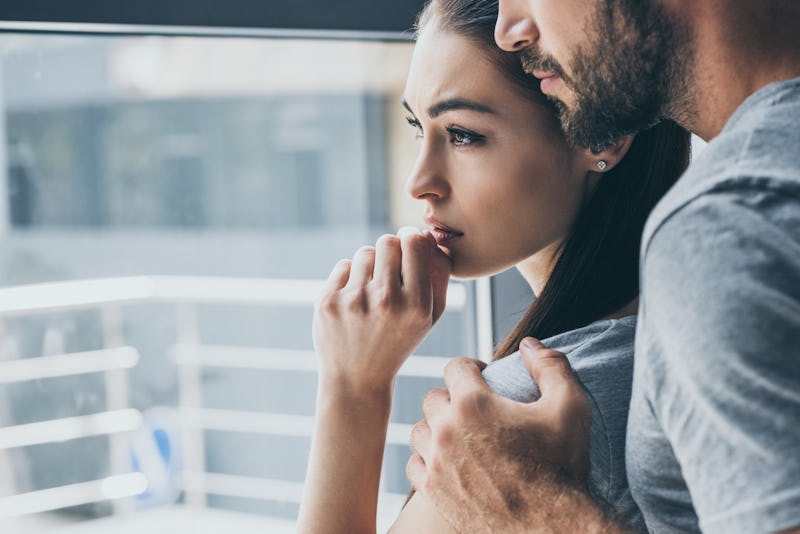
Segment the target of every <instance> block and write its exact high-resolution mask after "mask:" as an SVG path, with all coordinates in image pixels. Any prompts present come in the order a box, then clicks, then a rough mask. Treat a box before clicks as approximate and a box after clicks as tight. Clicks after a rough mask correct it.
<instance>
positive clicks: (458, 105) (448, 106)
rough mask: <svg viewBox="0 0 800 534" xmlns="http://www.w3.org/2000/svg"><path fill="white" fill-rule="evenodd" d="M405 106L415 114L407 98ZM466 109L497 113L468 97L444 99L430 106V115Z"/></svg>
mask: <svg viewBox="0 0 800 534" xmlns="http://www.w3.org/2000/svg"><path fill="white" fill-rule="evenodd" d="M402 104H403V107H404V108H406V109H407V110H408V112H409V113H411V114H412V115H414V112H413V111H412V110H411V106H409V105H408V102H407V101H406V99H405V98H403V100H402ZM460 109H466V110H469V111H477V112H478V113H488V114H495V113H496V112H495V111H494V110H493V109H492V108H490V107H488V106H484V105H483V104H479V103H477V102H473V101H472V100H467V99H466V98H450V99H447V100H442V101H441V102H438V103H436V104H434V105H432V106H431V107H430V108H428V116H430V118H432V119H435V118H436V117H438V116H439V115H441V114H442V113H446V112H448V111H453V110H460Z"/></svg>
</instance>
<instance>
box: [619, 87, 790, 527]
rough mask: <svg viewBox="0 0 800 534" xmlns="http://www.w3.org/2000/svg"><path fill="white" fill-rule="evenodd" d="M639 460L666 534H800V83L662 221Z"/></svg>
mask: <svg viewBox="0 0 800 534" xmlns="http://www.w3.org/2000/svg"><path fill="white" fill-rule="evenodd" d="M641 274H642V277H643V278H642V280H643V281H642V295H641V298H642V300H641V306H640V315H639V326H638V332H637V339H636V364H635V366H634V367H635V370H634V383H633V396H632V399H631V412H630V418H629V421H628V423H629V424H628V444H627V451H626V452H627V462H628V479H629V482H630V485H631V492H632V493H633V497H634V499H635V500H636V502H637V503H638V504H639V507H640V508H641V510H642V513H643V514H644V516H645V519H646V521H647V526H648V527H649V528H650V529H651V530H652V531H654V532H692V531H697V530H698V529H702V530H703V531H706V532H725V533H728V532H771V531H776V530H782V529H787V528H791V527H794V526H798V525H800V78H798V79H795V80H792V81H789V82H783V83H776V84H772V85H769V86H767V87H765V88H763V89H761V90H760V91H758V92H757V93H755V94H753V95H752V96H750V97H749V98H748V99H747V100H746V101H745V102H744V103H743V104H742V105H741V106H740V107H739V109H738V110H737V111H736V112H735V113H734V114H733V116H732V117H731V118H730V119H729V121H728V123H727V124H726V126H725V128H724V129H723V130H722V132H721V133H720V135H719V136H718V137H717V138H716V139H714V140H713V141H712V142H711V143H710V144H709V145H708V146H707V147H706V148H705V149H704V151H703V152H702V153H701V154H700V156H699V157H698V158H697V160H696V161H695V162H694V163H693V164H692V166H691V167H690V169H689V170H688V171H687V173H686V174H685V176H683V177H682V178H681V179H680V180H679V182H678V183H677V184H676V185H675V187H674V188H673V189H672V190H671V191H670V192H669V193H668V194H667V196H666V197H665V198H664V199H663V200H662V202H660V203H659V205H658V206H657V207H656V209H655V210H654V211H653V213H652V214H651V216H650V219H649V220H648V223H647V226H646V228H645V233H644V238H643V242H642V273H641Z"/></svg>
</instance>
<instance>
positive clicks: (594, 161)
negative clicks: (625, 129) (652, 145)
mask: <svg viewBox="0 0 800 534" xmlns="http://www.w3.org/2000/svg"><path fill="white" fill-rule="evenodd" d="M634 137H635V135H634V134H631V135H626V136H624V137H620V138H619V139H617V140H616V141H614V143H613V144H611V145H610V146H608V147H606V148H604V149H603V150H601V151H599V152H594V151H592V150H586V152H585V159H586V165H587V168H586V170H587V171H592V172H601V173H602V172H608V171H610V170H611V169H613V168H614V167H616V166H617V164H619V162H620V161H622V158H624V157H625V154H627V153H628V149H630V148H631V144H632V143H633V138H634Z"/></svg>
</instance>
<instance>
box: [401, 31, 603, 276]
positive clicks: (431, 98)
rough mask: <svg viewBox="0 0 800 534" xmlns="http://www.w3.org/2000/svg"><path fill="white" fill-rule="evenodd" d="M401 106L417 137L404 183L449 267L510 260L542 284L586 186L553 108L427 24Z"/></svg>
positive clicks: (474, 49)
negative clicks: (534, 99) (416, 150)
mask: <svg viewBox="0 0 800 534" xmlns="http://www.w3.org/2000/svg"><path fill="white" fill-rule="evenodd" d="M404 104H405V105H406V107H407V108H408V112H409V116H408V121H409V123H410V124H411V125H412V126H413V127H414V128H416V129H417V135H418V137H419V143H420V147H419V156H418V158H417V162H416V165H415V167H414V170H413V172H412V174H411V176H410V178H409V180H408V184H407V189H408V191H409V193H410V194H411V195H412V196H413V197H414V198H418V199H420V200H423V201H424V202H425V203H426V211H425V220H426V223H427V224H428V225H429V226H430V228H431V230H432V232H433V234H434V236H435V237H436V240H437V241H438V243H439V246H440V247H441V248H442V249H443V250H444V251H445V252H446V253H447V254H448V255H449V256H450V257H451V259H452V260H453V275H454V276H456V277H458V278H471V277H478V276H484V275H489V274H494V273H497V272H500V271H503V270H505V269H507V268H509V267H511V266H513V265H517V267H518V268H519V269H520V271H521V272H522V274H523V275H524V276H525V278H526V279H527V280H528V282H529V283H530V284H532V285H533V286H534V288H535V289H536V286H540V285H542V284H543V283H544V281H545V280H546V277H547V274H548V273H549V269H550V267H551V266H552V260H553V257H554V256H553V254H554V252H555V251H556V250H557V248H558V245H559V244H560V243H561V242H562V240H563V239H564V238H565V237H566V236H567V234H568V232H569V229H570V227H571V224H572V222H573V220H574V219H575V217H576V214H577V212H578V210H579V208H580V206H581V204H582V202H583V200H584V195H586V194H588V191H589V186H590V184H589V183H588V180H589V178H587V173H586V172H585V166H583V165H584V164H585V156H584V152H582V151H579V150H576V149H573V148H571V147H570V146H569V145H568V144H567V143H566V141H565V140H564V137H563V136H562V134H561V131H560V129H559V123H558V119H557V117H556V116H555V115H554V113H553V111H551V110H550V109H548V108H546V107H544V106H541V105H538V104H536V103H534V102H532V101H531V100H529V99H527V98H525V97H524V96H523V94H522V89H520V88H518V87H516V86H514V85H513V84H512V82H511V81H509V80H507V79H506V77H505V75H504V74H503V73H502V72H501V70H500V69H499V67H497V66H495V64H493V63H492V62H491V61H490V60H489V56H488V55H486V54H485V53H484V51H483V50H482V49H481V48H480V47H479V46H478V45H475V44H473V43H472V42H471V41H469V40H468V39H466V38H464V37H462V36H460V35H457V34H454V33H450V32H443V31H441V30H439V29H438V28H436V24H435V22H433V23H431V24H430V25H429V26H428V27H427V28H426V29H425V30H424V31H423V32H422V34H421V35H420V36H419V39H418V41H417V44H416V47H415V50H414V56H413V59H412V63H411V70H410V73H409V77H408V82H407V83H406V87H405V92H404ZM543 277H544V278H543Z"/></svg>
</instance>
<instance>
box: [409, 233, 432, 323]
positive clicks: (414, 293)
mask: <svg viewBox="0 0 800 534" xmlns="http://www.w3.org/2000/svg"><path fill="white" fill-rule="evenodd" d="M401 245H402V252H403V258H402V269H403V289H404V292H405V293H406V298H408V299H409V301H410V303H411V304H412V305H414V306H418V307H419V308H420V309H423V310H426V309H429V308H430V306H431V301H432V299H433V290H432V288H431V271H430V269H431V267H430V257H431V252H432V250H431V249H432V248H433V245H431V243H430V241H429V240H428V239H427V238H426V237H425V236H424V235H422V234H420V233H416V234H405V235H403V236H402V237H401Z"/></svg>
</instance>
